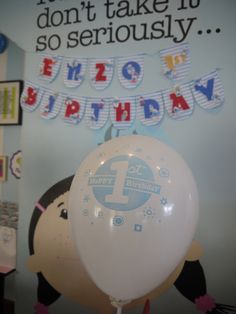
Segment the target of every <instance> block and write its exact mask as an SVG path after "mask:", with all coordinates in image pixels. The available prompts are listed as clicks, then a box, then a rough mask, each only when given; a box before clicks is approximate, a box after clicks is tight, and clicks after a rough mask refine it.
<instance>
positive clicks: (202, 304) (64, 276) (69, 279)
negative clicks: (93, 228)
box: [28, 176, 235, 314]
mask: <svg viewBox="0 0 236 314" xmlns="http://www.w3.org/2000/svg"><path fill="white" fill-rule="evenodd" d="M72 179H73V176H71V177H68V178H65V179H63V180H61V181H59V182H58V183H56V184H55V185H53V186H52V187H51V188H49V189H48V190H47V191H46V192H45V193H44V194H43V196H42V197H41V198H40V200H39V201H38V202H37V203H36V206H35V208H34V212H33V214H32V218H31V223H30V228H29V251H30V257H29V260H28V267H29V269H30V270H31V271H32V272H34V273H37V278H38V288H37V298H38V300H37V303H36V305H35V313H36V314H47V313H48V308H49V306H50V305H51V304H52V303H54V302H55V301H56V300H57V299H58V298H59V297H60V296H61V294H63V295H65V296H66V297H68V298H69V299H71V300H74V301H76V302H77V303H79V304H83V305H85V306H88V307H91V306H92V307H93V308H94V310H96V311H97V312H98V313H101V314H111V313H113V311H114V308H113V307H112V306H111V304H110V301H109V298H108V297H107V296H106V295H105V294H103V292H101V291H100V290H99V289H98V288H97V287H96V286H95V285H94V284H93V282H92V281H91V279H90V278H89V276H88V275H87V273H86V271H85V269H84V267H83V265H82V263H81V261H80V259H79V256H78V255H77V252H76V250H75V247H74V245H73V241H72V238H71V234H70V225H69V221H68V193H69V189H70V185H71V182H72ZM201 254H202V249H201V246H200V245H199V244H198V243H197V242H195V241H194V242H193V243H192V246H191V248H190V249H189V251H188V253H187V255H186V259H185V260H184V261H183V262H182V263H180V265H179V266H178V267H177V269H176V270H175V271H174V272H173V273H172V274H171V275H170V276H169V278H168V279H167V280H166V281H165V282H164V283H163V284H162V285H161V286H160V287H158V288H156V289H154V290H153V291H152V292H151V293H149V294H148V295H146V296H144V297H142V298H139V299H137V300H135V301H133V302H131V303H130V304H128V305H127V306H126V308H132V307H135V306H137V305H140V304H144V303H145V300H146V299H150V300H154V299H157V298H158V296H159V295H160V294H161V293H163V292H165V291H166V290H167V289H168V288H170V287H171V286H172V285H173V284H174V285H175V286H176V288H177V289H178V290H179V291H180V292H181V293H182V294H183V295H184V296H185V297H186V298H188V299H189V300H190V301H192V302H194V303H195V304H196V306H197V308H198V309H199V310H202V311H203V312H205V313H214V314H216V313H223V311H224V312H225V313H226V311H227V310H228V311H232V310H234V309H235V308H234V307H231V306H227V305H224V306H222V305H220V304H216V303H215V301H213V299H212V298H211V297H210V296H208V295H207V292H206V282H205V277H204V273H203V269H202V267H201V265H200V262H199V261H198V259H199V258H200V256H201ZM221 310H223V311H221Z"/></svg>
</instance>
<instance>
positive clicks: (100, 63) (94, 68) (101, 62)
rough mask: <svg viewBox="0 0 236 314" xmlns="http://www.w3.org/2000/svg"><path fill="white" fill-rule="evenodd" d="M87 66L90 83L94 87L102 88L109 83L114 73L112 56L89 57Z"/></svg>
mask: <svg viewBox="0 0 236 314" xmlns="http://www.w3.org/2000/svg"><path fill="white" fill-rule="evenodd" d="M89 68H90V70H89V72H90V81H91V85H92V86H93V87H94V88H95V89H97V90H103V89H105V88H106V87H108V86H109V85H110V83H111V81H112V78H113V73H114V58H107V59H91V61H90V66H89Z"/></svg>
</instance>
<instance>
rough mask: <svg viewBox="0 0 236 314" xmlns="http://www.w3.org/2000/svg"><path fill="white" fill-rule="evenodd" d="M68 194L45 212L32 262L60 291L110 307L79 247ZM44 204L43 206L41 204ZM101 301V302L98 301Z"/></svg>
mask: <svg viewBox="0 0 236 314" xmlns="http://www.w3.org/2000/svg"><path fill="white" fill-rule="evenodd" d="M68 194H69V192H68V191H67V192H65V193H64V194H62V195H60V196H58V197H57V198H56V199H55V200H54V201H53V202H52V203H51V204H50V205H49V206H48V207H47V208H46V209H45V210H44V209H43V208H42V207H41V210H44V211H43V213H42V214H41V216H40V218H39V220H38V223H37V226H36V229H35V232H34V239H33V245H34V255H31V256H30V258H29V261H28V267H29V269H30V270H31V271H32V272H41V273H42V274H43V276H44V278H45V279H46V280H47V281H48V283H49V284H50V285H51V286H52V287H53V288H54V289H56V290H57V291H58V292H59V293H61V294H63V295H65V296H66V297H68V298H69V299H72V300H74V301H76V302H78V303H80V304H84V305H87V306H91V300H92V301H93V305H92V306H93V307H94V308H99V307H102V308H103V309H107V313H110V312H111V310H112V306H111V305H110V301H109V298H108V297H107V296H106V295H105V294H103V293H102V292H101V291H100V290H99V289H98V288H97V287H96V286H95V285H94V284H93V282H92V281H91V280H90V278H89V277H88V275H87V273H86V271H85V269H84V267H83V265H82V263H81V261H80V259H79V256H78V254H77V252H76V250H75V247H74V245H73V241H72V235H71V231H70V225H69V220H68ZM39 206H40V205H39ZM97 301H98V302H97Z"/></svg>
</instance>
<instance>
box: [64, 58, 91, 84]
mask: <svg viewBox="0 0 236 314" xmlns="http://www.w3.org/2000/svg"><path fill="white" fill-rule="evenodd" d="M86 66H87V59H85V58H65V59H64V63H63V77H64V84H65V85H66V86H67V87H78V86H80V85H81V84H82V82H83V81H84V77H85V72H86Z"/></svg>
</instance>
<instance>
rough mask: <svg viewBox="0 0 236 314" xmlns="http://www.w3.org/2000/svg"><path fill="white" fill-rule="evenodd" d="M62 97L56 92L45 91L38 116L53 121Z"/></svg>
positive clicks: (58, 110) (59, 107)
mask: <svg viewBox="0 0 236 314" xmlns="http://www.w3.org/2000/svg"><path fill="white" fill-rule="evenodd" d="M61 104H62V96H61V94H60V93H58V92H54V91H52V90H49V89H45V91H44V95H43V97H42V100H41V104H40V115H41V117H42V118H44V119H53V118H55V117H56V116H57V115H58V113H59V112H60V109H61Z"/></svg>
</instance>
